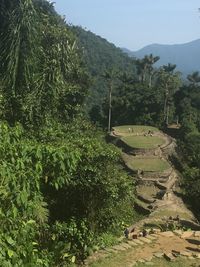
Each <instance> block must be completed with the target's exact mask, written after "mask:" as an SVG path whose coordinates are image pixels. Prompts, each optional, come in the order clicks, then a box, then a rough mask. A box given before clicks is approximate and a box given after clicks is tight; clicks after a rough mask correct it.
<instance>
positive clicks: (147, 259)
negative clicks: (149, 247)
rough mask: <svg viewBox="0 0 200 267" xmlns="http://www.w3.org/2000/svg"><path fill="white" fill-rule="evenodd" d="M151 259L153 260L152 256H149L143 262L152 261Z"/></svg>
mask: <svg viewBox="0 0 200 267" xmlns="http://www.w3.org/2000/svg"><path fill="white" fill-rule="evenodd" d="M152 259H153V257H152V256H149V257H147V258H145V261H148V262H150V261H152Z"/></svg>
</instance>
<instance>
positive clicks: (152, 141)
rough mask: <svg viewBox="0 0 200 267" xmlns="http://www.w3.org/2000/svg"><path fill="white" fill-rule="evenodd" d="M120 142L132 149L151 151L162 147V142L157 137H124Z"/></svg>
mask: <svg viewBox="0 0 200 267" xmlns="http://www.w3.org/2000/svg"><path fill="white" fill-rule="evenodd" d="M121 140H122V141H123V142H124V143H126V144H127V145H128V146H130V147H132V148H139V149H153V148H156V147H158V146H159V145H162V144H163V143H164V140H163V139H162V138H160V137H157V136H134V135H133V136H124V137H122V138H121Z"/></svg>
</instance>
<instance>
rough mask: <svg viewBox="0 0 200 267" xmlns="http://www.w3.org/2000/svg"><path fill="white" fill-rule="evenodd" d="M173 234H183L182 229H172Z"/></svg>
mask: <svg viewBox="0 0 200 267" xmlns="http://www.w3.org/2000/svg"><path fill="white" fill-rule="evenodd" d="M174 233H175V235H177V236H181V235H182V234H183V231H182V230H174Z"/></svg>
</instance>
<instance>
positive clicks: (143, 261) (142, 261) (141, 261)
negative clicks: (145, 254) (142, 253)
mask: <svg viewBox="0 0 200 267" xmlns="http://www.w3.org/2000/svg"><path fill="white" fill-rule="evenodd" d="M138 262H140V263H145V262H146V261H145V260H143V259H141V260H138Z"/></svg>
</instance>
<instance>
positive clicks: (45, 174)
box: [0, 0, 200, 267]
mask: <svg viewBox="0 0 200 267" xmlns="http://www.w3.org/2000/svg"><path fill="white" fill-rule="evenodd" d="M0 60H1V62H2V64H1V65H0V133H1V134H0V178H1V183H0V201H1V207H0V218H1V225H0V232H1V233H0V246H1V251H0V265H1V266H5V267H6V266H7V267H10V266H14V267H18V266H20V267H21V266H68V265H70V264H72V263H73V262H75V261H76V262H79V261H82V260H83V259H84V257H85V256H86V255H87V254H88V253H89V251H90V250H91V249H94V248H95V246H96V245H105V243H106V242H112V240H110V239H112V237H111V236H110V233H114V234H116V232H117V231H118V230H119V231H122V227H123V226H124V224H125V223H126V222H128V221H131V222H133V220H134V215H135V214H134V212H133V210H132V205H133V196H134V193H133V191H134V184H133V181H132V179H131V178H130V177H129V176H128V175H127V174H126V173H125V172H124V171H123V169H122V165H121V158H120V153H119V151H118V150H117V149H116V148H114V146H112V145H109V144H107V143H106V142H105V136H104V133H103V132H102V131H101V130H100V129H98V130H97V128H96V126H94V125H93V124H92V123H91V122H90V121H88V119H87V118H86V116H85V103H86V104H87V107H88V108H87V109H90V110H89V114H90V117H91V119H92V121H93V122H95V123H96V124H98V125H101V126H102V127H103V128H106V127H107V120H108V110H109V111H110V112H109V118H110V119H111V121H110V122H111V126H114V125H116V124H148V125H153V126H158V127H164V126H166V124H169V123H173V122H175V121H177V120H179V123H180V124H181V126H182V127H181V130H180V131H181V133H180V150H181V153H182V158H183V161H182V164H181V168H182V172H183V175H184V182H183V187H184V190H185V194H186V196H187V197H189V198H190V199H191V201H192V203H195V204H196V205H197V203H198V200H199V197H200V173H199V169H200V166H199V155H200V133H199V130H200V120H199V118H200V117H199V115H200V86H199V82H200V79H199V76H198V73H194V74H193V75H190V76H189V77H188V79H189V81H190V84H188V85H184V86H181V80H180V74H179V73H178V72H176V70H175V67H176V66H175V65H172V64H168V65H166V66H163V67H161V68H159V69H155V68H154V63H155V62H156V61H158V60H159V58H158V57H154V56H153V55H149V56H145V57H144V59H142V60H133V59H129V58H128V57H127V56H126V55H124V54H123V53H122V52H121V51H120V49H117V48H115V47H114V45H111V44H109V43H108V42H107V41H106V40H104V39H102V38H100V37H96V36H95V35H93V34H92V33H90V32H86V31H84V30H83V29H81V28H79V27H72V26H68V25H66V23H65V21H64V20H63V19H61V18H60V16H59V15H57V13H56V12H55V10H54V8H53V5H52V4H50V3H49V2H47V1H46V0H20V1H18V0H15V1H13V0H2V1H1V2H0ZM108 93H109V97H107V94H108ZM88 103H89V105H88ZM111 111H112V113H111Z"/></svg>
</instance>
